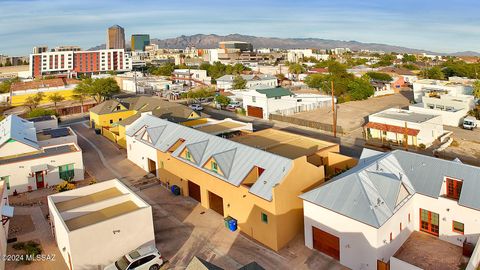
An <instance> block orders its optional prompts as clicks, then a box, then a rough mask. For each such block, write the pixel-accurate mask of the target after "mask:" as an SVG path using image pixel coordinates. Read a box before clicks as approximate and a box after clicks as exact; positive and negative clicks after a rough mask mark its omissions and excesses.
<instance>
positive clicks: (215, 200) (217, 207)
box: [208, 192, 223, 216]
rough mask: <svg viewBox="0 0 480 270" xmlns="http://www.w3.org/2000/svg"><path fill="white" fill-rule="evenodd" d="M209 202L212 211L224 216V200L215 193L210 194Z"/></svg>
mask: <svg viewBox="0 0 480 270" xmlns="http://www.w3.org/2000/svg"><path fill="white" fill-rule="evenodd" d="M208 201H209V203H210V209H212V210H213V211H215V212H217V213H219V214H220V215H222V216H223V199H222V197H220V196H218V195H217V194H215V193H212V192H208Z"/></svg>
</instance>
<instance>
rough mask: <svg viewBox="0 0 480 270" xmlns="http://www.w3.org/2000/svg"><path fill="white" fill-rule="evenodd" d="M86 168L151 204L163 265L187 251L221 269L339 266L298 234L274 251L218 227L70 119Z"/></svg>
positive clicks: (183, 259) (173, 264)
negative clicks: (123, 185) (252, 264)
mask: <svg viewBox="0 0 480 270" xmlns="http://www.w3.org/2000/svg"><path fill="white" fill-rule="evenodd" d="M72 128H73V129H74V130H75V131H76V132H77V135H78V141H79V145H80V147H81V148H82V149H83V151H84V162H85V167H86V170H87V171H88V172H89V173H90V174H91V175H93V176H97V175H98V177H97V180H107V179H110V178H115V177H117V178H119V179H120V180H121V181H123V182H124V183H126V184H127V185H129V186H131V188H132V189H133V190H134V191H135V192H136V193H137V194H139V195H140V196H141V197H142V198H143V199H144V200H145V201H147V202H148V203H149V204H151V205H152V209H153V220H154V228H155V237H156V243H157V248H158V249H159V250H160V251H161V252H162V254H163V255H164V257H165V258H167V259H168V261H169V262H168V264H167V265H166V266H165V268H166V269H184V268H185V267H186V266H187V264H188V263H189V262H190V260H191V259H192V258H193V256H198V257H200V258H203V259H206V260H208V261H210V262H213V263H215V264H217V265H218V266H220V267H223V268H225V269H237V268H239V267H241V266H243V265H245V264H247V263H250V262H252V261H256V262H257V263H259V264H260V265H261V266H262V267H264V268H265V269H345V268H344V267H343V266H341V265H340V264H338V262H336V261H335V260H333V259H331V258H329V257H327V256H325V255H323V254H320V253H319V252H317V251H313V250H310V249H308V248H306V247H305V246H304V242H303V241H304V240H303V236H302V235H301V234H299V235H298V236H297V238H295V239H294V240H293V241H292V242H291V243H290V244H289V245H287V247H285V248H284V249H282V250H281V251H280V252H278V253H276V252H274V251H272V250H270V249H268V248H266V247H264V246H263V245H261V244H259V243H257V242H255V241H254V240H252V239H251V238H249V237H247V236H245V235H244V234H242V233H240V232H238V231H236V232H231V231H229V230H228V229H226V228H225V227H224V222H223V217H222V216H220V215H219V214H217V213H216V212H214V211H212V210H210V209H205V208H203V207H202V206H200V205H199V204H198V203H197V202H196V201H194V200H193V199H191V198H188V197H183V196H174V195H173V194H172V193H171V192H169V191H168V190H167V189H165V188H164V187H161V186H160V185H159V184H158V183H156V182H154V181H153V182H152V181H150V182H148V181H146V182H145V181H141V179H144V178H143V177H144V175H145V172H144V171H143V170H142V169H140V168H139V167H137V166H136V165H134V164H133V163H131V162H130V161H129V160H127V159H126V154H125V150H119V149H118V147H117V146H116V145H114V144H113V143H111V142H110V141H108V140H107V139H105V138H104V137H102V136H99V135H95V133H94V132H93V130H91V129H88V128H87V127H86V125H85V124H75V125H72Z"/></svg>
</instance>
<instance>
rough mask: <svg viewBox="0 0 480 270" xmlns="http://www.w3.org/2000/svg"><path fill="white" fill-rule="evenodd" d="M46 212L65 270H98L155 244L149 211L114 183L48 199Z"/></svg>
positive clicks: (101, 184) (115, 180)
mask: <svg viewBox="0 0 480 270" xmlns="http://www.w3.org/2000/svg"><path fill="white" fill-rule="evenodd" d="M48 209H49V213H50V225H51V227H52V232H53V234H54V237H55V241H56V244H57V246H58V249H59V250H60V253H61V254H62V257H63V259H64V260H65V263H66V264H67V265H68V266H69V269H71V270H82V269H103V267H105V266H106V265H108V264H110V263H113V262H114V261H116V260H117V259H118V258H120V257H121V256H123V255H125V254H127V253H128V252H130V251H132V250H134V249H136V248H138V247H140V246H143V245H151V244H155V234H154V231H153V217H152V208H151V206H150V205H148V204H147V203H146V202H145V201H143V200H142V199H141V198H140V197H139V196H138V195H136V194H135V193H134V192H133V191H131V190H130V189H129V188H128V187H126V186H125V185H124V184H123V183H122V182H120V181H119V180H117V179H114V180H110V181H104V182H100V183H97V184H93V185H89V186H85V187H81V188H78V189H74V190H70V191H66V192H62V193H57V194H54V195H50V196H48ZM58 259H60V258H58Z"/></svg>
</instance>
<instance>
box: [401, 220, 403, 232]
mask: <svg viewBox="0 0 480 270" xmlns="http://www.w3.org/2000/svg"><path fill="white" fill-rule="evenodd" d="M402 230H403V228H402V223H401V222H400V231H402Z"/></svg>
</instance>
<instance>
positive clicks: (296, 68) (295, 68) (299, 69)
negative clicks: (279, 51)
mask: <svg viewBox="0 0 480 270" xmlns="http://www.w3.org/2000/svg"><path fill="white" fill-rule="evenodd" d="M304 71H305V68H304V67H303V66H302V65H301V64H299V63H293V64H290V65H289V66H288V72H290V73H293V74H295V80H298V76H299V74H301V73H303V72H304Z"/></svg>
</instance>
